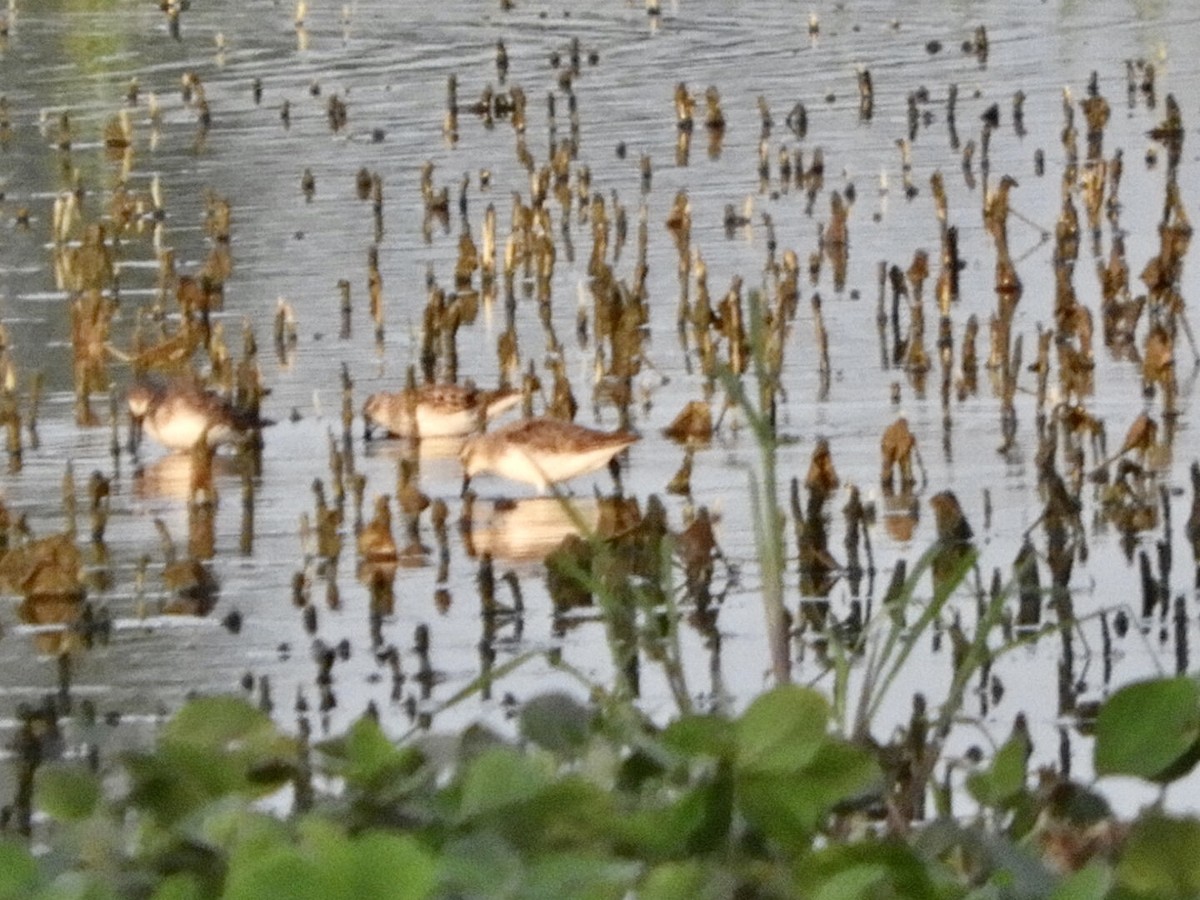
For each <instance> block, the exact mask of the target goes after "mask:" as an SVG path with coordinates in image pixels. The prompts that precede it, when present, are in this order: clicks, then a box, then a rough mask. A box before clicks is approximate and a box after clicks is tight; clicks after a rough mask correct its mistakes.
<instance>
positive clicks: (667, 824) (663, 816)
mask: <svg viewBox="0 0 1200 900" xmlns="http://www.w3.org/2000/svg"><path fill="white" fill-rule="evenodd" d="M732 811H733V785H732V783H731V782H730V780H729V779H728V778H722V779H719V780H718V781H716V782H714V783H708V784H701V785H698V786H697V787H694V788H691V789H690V790H688V791H685V792H684V794H683V795H682V796H681V797H679V798H678V799H677V800H675V801H674V802H672V803H670V804H668V805H666V806H664V807H661V808H657V809H656V808H648V809H647V808H643V809H640V810H637V811H635V812H633V813H631V814H630V815H628V816H625V817H623V818H621V819H618V830H619V832H620V833H621V835H622V836H623V838H624V839H625V841H627V842H628V843H629V844H630V845H631V846H630V854H631V855H632V854H637V855H638V856H639V857H641V858H642V859H665V858H679V857H687V856H699V855H703V854H706V853H712V852H714V851H716V850H717V849H718V848H719V847H720V846H722V844H723V842H724V841H725V840H726V839H727V837H728V835H729V827H730V821H731V814H732Z"/></svg>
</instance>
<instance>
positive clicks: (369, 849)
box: [343, 831, 434, 900]
mask: <svg viewBox="0 0 1200 900" xmlns="http://www.w3.org/2000/svg"><path fill="white" fill-rule="evenodd" d="M351 849H352V853H351V857H350V869H351V871H349V872H346V873H343V877H344V878H345V883H346V884H348V886H349V889H350V890H349V893H348V896H349V897H353V898H359V900H368V898H373V897H379V898H385V897H386V898H388V900H421V898H422V897H427V896H429V894H430V892H431V891H432V889H433V884H434V862H433V859H432V857H430V855H429V854H428V853H426V852H425V850H424V849H422V848H421V846H420V845H419V844H418V843H417V842H416V841H415V840H413V839H412V838H411V837H408V836H407V835H396V834H387V833H384V832H381V831H369V832H367V833H365V834H362V835H359V836H357V837H355V838H354V840H353V841H352V842H351Z"/></svg>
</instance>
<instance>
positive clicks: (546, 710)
mask: <svg viewBox="0 0 1200 900" xmlns="http://www.w3.org/2000/svg"><path fill="white" fill-rule="evenodd" d="M593 718H595V716H594V714H593V712H592V710H591V709H589V708H588V707H587V706H584V705H583V704H582V703H580V702H579V701H578V700H576V699H575V698H574V697H572V696H570V695H569V694H565V693H562V692H552V693H548V694H541V695H540V696H537V697H534V698H533V699H532V700H530V701H529V702H528V703H526V704H525V705H524V706H523V707H521V720H520V724H521V734H522V736H523V737H525V739H526V740H530V741H533V742H534V743H535V744H538V745H540V746H542V747H545V748H546V749H547V750H549V751H550V752H551V753H554V754H555V755H557V756H575V755H577V754H578V753H579V751H580V750H581V749H582V748H583V746H584V745H585V744H586V743H587V741H588V737H589V735H590V733H591V727H592V720H593Z"/></svg>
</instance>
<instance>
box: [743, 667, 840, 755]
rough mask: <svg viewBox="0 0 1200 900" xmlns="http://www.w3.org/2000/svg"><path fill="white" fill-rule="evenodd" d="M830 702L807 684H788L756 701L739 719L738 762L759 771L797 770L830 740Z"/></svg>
mask: <svg viewBox="0 0 1200 900" xmlns="http://www.w3.org/2000/svg"><path fill="white" fill-rule="evenodd" d="M828 727H829V703H828V702H827V701H826V700H825V698H824V697H823V696H821V695H820V694H819V693H817V692H816V691H813V690H809V689H808V688H802V687H798V686H796V685H787V686H784V687H778V688H775V689H774V690H772V691H769V692H767V693H765V694H763V695H762V696H760V697H759V698H758V699H756V700H755V701H754V702H753V703H751V704H750V706H749V708H748V709H747V710H746V712H745V713H744V714H743V715H742V717H741V719H739V720H738V723H737V765H738V768H739V769H740V770H742V771H744V772H748V773H751V772H752V773H754V774H756V775H785V774H788V773H795V772H797V771H799V770H800V769H802V768H803V767H804V766H806V765H808V763H809V762H810V761H811V760H812V759H813V757H815V756H816V754H817V751H818V750H819V749H820V748H821V746H822V745H823V744H824V743H825V742H826V740H827V735H826V732H827V729H828Z"/></svg>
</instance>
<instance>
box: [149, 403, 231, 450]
mask: <svg viewBox="0 0 1200 900" xmlns="http://www.w3.org/2000/svg"><path fill="white" fill-rule="evenodd" d="M206 425H208V420H207V419H205V417H204V416H202V415H198V414H194V413H180V412H175V413H172V414H171V415H170V416H150V417H148V418H147V419H146V431H147V433H149V435H150V437H152V438H154V439H155V440H156V441H158V442H159V443H160V444H162V445H163V446H164V447H167V448H168V449H170V450H191V449H192V448H193V447H194V446H196V442H197V441H198V440H200V436H201V435H203V434H204V428H205V426H206ZM234 437H235V434H234V431H233V430H232V429H231V428H230V427H229V426H228V425H214V426H213V427H211V428H209V429H208V445H209V446H210V447H215V446H216V445H217V444H224V443H228V442H229V441H232V440H233V439H234Z"/></svg>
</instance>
